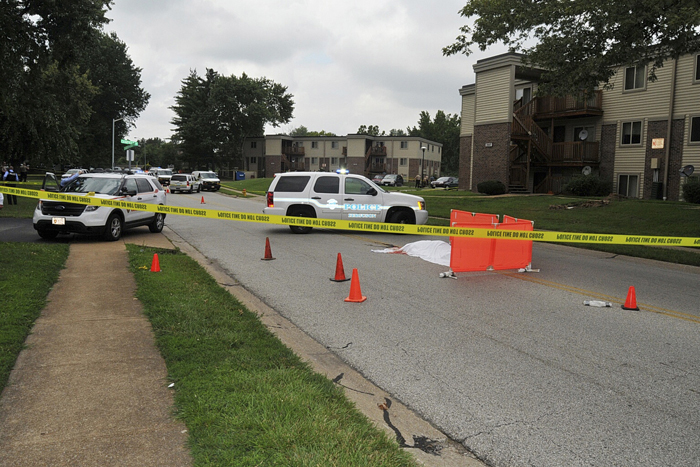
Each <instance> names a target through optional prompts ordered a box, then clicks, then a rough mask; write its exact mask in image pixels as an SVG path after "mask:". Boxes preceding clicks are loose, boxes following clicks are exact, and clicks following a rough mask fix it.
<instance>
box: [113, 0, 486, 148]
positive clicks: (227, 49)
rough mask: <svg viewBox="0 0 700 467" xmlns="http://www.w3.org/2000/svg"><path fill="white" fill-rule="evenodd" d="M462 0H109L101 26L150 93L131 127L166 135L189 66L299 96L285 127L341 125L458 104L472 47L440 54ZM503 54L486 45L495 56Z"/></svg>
mask: <svg viewBox="0 0 700 467" xmlns="http://www.w3.org/2000/svg"><path fill="white" fill-rule="evenodd" d="M465 3H466V1H465V0H443V1H442V2H439V3H435V2H426V1H418V0H408V1H406V0H404V1H398V0H373V1H369V0H355V1H353V2H342V3H341V2H329V1H322V0H297V1H289V0H286V1H282V0H252V1H251V0H239V1H236V2H231V1H226V0H198V1H192V0H188V1H185V0H156V1H151V0H149V1H147V2H144V1H141V0H116V3H115V4H114V5H113V7H112V8H113V9H112V11H111V12H109V13H108V17H109V18H111V19H113V21H112V22H111V23H110V24H109V25H108V26H107V27H106V29H107V30H108V31H115V32H116V33H117V35H118V36H119V38H120V39H121V40H122V41H124V42H125V43H126V44H127V46H128V47H129V54H130V56H131V58H132V60H133V61H134V63H135V65H136V66H138V67H140V68H142V70H143V71H142V85H143V87H144V88H145V89H146V91H148V92H149V93H150V94H151V99H150V102H149V105H148V108H147V109H146V110H145V111H144V112H143V113H142V114H141V116H140V118H139V119H138V121H137V122H136V128H135V129H132V131H131V135H132V136H137V137H140V138H141V137H154V136H158V137H161V138H169V137H170V135H171V133H172V127H171V125H170V120H172V118H173V116H174V114H173V112H172V111H171V110H169V107H170V106H172V105H173V104H174V97H175V95H176V93H177V92H178V91H179V89H180V87H181V80H183V79H184V78H186V77H187V75H188V74H189V71H190V70H191V69H196V70H197V72H198V73H199V74H200V75H202V74H203V73H204V70H205V68H213V69H214V70H216V71H218V72H219V73H221V74H223V75H232V74H233V75H237V76H239V75H240V74H241V73H244V72H245V73H246V74H248V75H249V76H253V77H262V76H265V77H267V78H269V79H271V80H273V81H275V82H278V83H280V84H282V85H284V86H287V87H288V92H290V93H291V94H293V95H294V101H295V111H294V119H293V120H292V122H291V123H290V124H288V125H284V126H283V127H282V128H277V129H275V128H268V129H266V130H267V131H269V132H280V131H287V130H289V129H291V128H293V127H297V126H300V125H304V126H306V127H307V128H309V129H310V130H317V131H320V130H325V131H330V132H334V133H336V134H341V135H344V134H348V133H353V132H355V131H356V130H357V128H358V127H359V126H360V125H379V127H380V128H381V129H382V130H385V131H389V130H390V129H393V128H400V129H405V128H406V127H408V126H414V125H415V124H416V123H417V120H418V117H419V114H420V112H421V111H422V110H427V111H428V112H430V113H431V115H434V113H435V112H436V111H437V110H444V111H445V112H447V113H452V114H455V113H459V111H460V106H461V100H460V97H459V92H458V91H459V88H460V87H461V86H462V85H464V84H467V83H471V82H473V79H474V78H473V70H472V65H473V63H475V61H476V58H474V57H464V56H461V57H444V56H443V55H442V47H444V46H446V45H449V44H450V43H451V42H452V41H453V40H454V38H455V37H456V36H457V34H458V33H459V30H458V28H459V27H460V26H461V25H462V24H464V21H465V19H464V18H462V17H460V16H459V14H458V12H459V10H460V8H462V7H463V6H464V4H465ZM493 53H500V51H499V52H494V51H491V52H489V55H490V54H493Z"/></svg>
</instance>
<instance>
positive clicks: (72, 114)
mask: <svg viewBox="0 0 700 467" xmlns="http://www.w3.org/2000/svg"><path fill="white" fill-rule="evenodd" d="M111 3H112V2H111V0H72V1H62V2H55V1H30V0H3V1H2V2H0V31H1V33H0V34H1V35H2V36H1V37H2V39H0V57H2V60H3V64H2V67H0V82H1V83H2V86H0V152H2V153H3V158H7V159H9V160H10V161H13V162H15V163H18V162H19V161H23V160H29V161H30V164H31V165H37V164H39V163H41V162H47V163H65V164H75V163H78V162H79V161H80V160H81V159H80V155H81V154H83V155H84V160H83V162H85V163H87V162H92V159H90V160H89V161H88V160H87V157H88V154H90V156H93V155H94V154H92V152H93V151H94V147H92V146H91V145H90V144H88V142H89V141H96V140H100V141H102V140H104V142H103V143H102V144H104V145H106V146H111V144H110V143H111V124H107V125H105V123H104V122H105V121H107V120H108V119H107V117H106V116H104V117H102V118H101V119H100V118H99V115H98V116H97V118H94V120H93V117H94V116H95V114H96V113H97V114H100V113H105V112H107V109H115V108H116V111H117V113H115V114H113V115H112V116H110V117H109V120H111V119H112V118H117V117H123V118H125V120H126V121H128V120H129V119H130V118H135V116H136V115H137V114H138V112H140V111H141V110H142V109H143V107H145V101H144V102H142V103H136V104H133V101H132V100H130V96H128V95H126V96H125V94H128V92H129V91H133V92H136V93H141V97H145V100H146V101H147V97H146V96H147V94H146V93H144V92H143V91H142V90H141V89H140V87H138V85H139V84H140V78H139V79H137V83H136V87H135V90H134V89H127V88H123V87H122V88H121V89H119V90H117V92H114V93H113V96H112V98H111V100H110V99H107V98H106V97H105V96H106V94H108V91H109V90H110V89H109V84H110V83H109V82H110V81H112V80H115V79H116V76H118V75H120V70H121V68H120V67H122V66H123V65H124V62H125V58H126V59H128V57H127V56H126V47H125V46H124V44H122V43H120V42H118V40H117V38H116V36H114V35H111V36H107V35H105V33H104V32H103V31H102V27H103V25H104V24H106V23H107V22H108V21H109V20H108V19H107V18H106V16H105V13H106V11H107V9H108V8H109V6H110V5H111ZM110 43H111V44H112V45H113V46H112V47H111V48H112V49H115V48H116V51H117V52H121V55H119V53H110V50H107V49H108V48H109V47H108V48H107V49H106V48H105V47H104V45H105V44H108V45H109V44H110ZM114 45H116V47H115V46H114ZM103 53H107V55H108V56H106V57H101V56H100V55H101V54H103ZM128 65H131V64H130V61H129V63H128ZM131 70H132V71H134V70H136V71H137V73H138V72H140V70H138V69H134V68H133V66H131ZM110 75H112V76H110ZM101 120H102V121H101ZM110 123H111V122H110ZM120 123H121V125H122V128H118V130H119V129H121V130H123V131H125V130H126V124H127V123H126V122H123V123H122V122H120ZM104 126H106V128H108V129H109V131H110V134H109V136H108V138H105V135H104V134H101V135H100V134H98V133H99V132H103V133H104V131H105V129H104V128H103V127H104ZM98 130H99V131H98ZM122 134H123V132H122Z"/></svg>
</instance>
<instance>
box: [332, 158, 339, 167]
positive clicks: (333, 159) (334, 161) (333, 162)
mask: <svg viewBox="0 0 700 467" xmlns="http://www.w3.org/2000/svg"><path fill="white" fill-rule="evenodd" d="M331 165H333V166H336V165H338V158H337V157H331Z"/></svg>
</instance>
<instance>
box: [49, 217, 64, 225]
mask: <svg viewBox="0 0 700 467" xmlns="http://www.w3.org/2000/svg"><path fill="white" fill-rule="evenodd" d="M51 223H52V224H53V225H66V218H65V217H53V218H51Z"/></svg>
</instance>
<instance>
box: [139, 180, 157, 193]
mask: <svg viewBox="0 0 700 467" xmlns="http://www.w3.org/2000/svg"><path fill="white" fill-rule="evenodd" d="M136 186H138V187H139V193H150V192H151V191H153V187H152V186H151V184H150V183H148V180H144V179H143V178H137V179H136Z"/></svg>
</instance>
